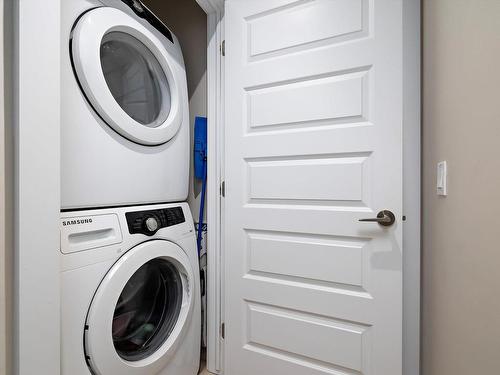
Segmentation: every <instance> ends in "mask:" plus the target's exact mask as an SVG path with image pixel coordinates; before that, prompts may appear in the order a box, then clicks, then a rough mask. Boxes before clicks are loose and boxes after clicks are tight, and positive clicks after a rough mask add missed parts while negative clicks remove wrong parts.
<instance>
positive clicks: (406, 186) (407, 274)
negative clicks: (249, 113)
mask: <svg viewBox="0 0 500 375" xmlns="http://www.w3.org/2000/svg"><path fill="white" fill-rule="evenodd" d="M197 1H198V3H200V5H201V3H202V2H205V1H210V0H197ZM214 1H217V3H218V4H219V9H220V15H221V16H220V17H219V18H216V19H215V20H216V21H218V22H219V23H220V25H218V26H217V27H216V29H218V30H220V33H221V36H220V37H219V38H217V41H218V44H216V45H215V50H214V46H213V45H212V46H210V44H209V48H208V60H209V63H208V65H207V74H208V75H209V76H210V74H212V76H213V77H216V76H219V77H220V82H213V81H210V80H209V82H208V95H209V97H210V96H211V95H212V96H214V97H216V98H217V99H219V100H220V103H219V104H218V106H217V105H215V106H214V108H216V107H217V108H218V112H217V114H218V116H217V117H216V119H217V121H216V123H214V125H215V126H214V127H213V128H210V127H209V136H208V148H209V150H210V149H212V150H216V152H215V153H214V154H215V155H212V154H210V152H209V158H208V181H209V183H208V186H209V189H208V190H207V202H208V208H207V214H208V216H207V222H209V223H211V225H209V226H208V248H210V249H212V251H209V253H208V268H207V273H208V293H209V296H210V295H212V296H215V300H214V298H212V299H208V302H207V303H208V319H207V321H208V322H209V323H208V329H209V331H208V345H211V344H212V349H211V348H210V346H209V347H208V357H207V364H208V370H209V371H211V372H214V373H220V374H222V373H223V372H224V371H223V368H222V366H221V365H220V363H223V360H222V359H223V355H224V347H223V344H221V343H223V338H222V337H221V331H222V329H223V328H222V324H223V321H224V298H223V296H224V289H223V279H224V274H223V270H224V268H223V264H224V252H225V248H224V243H223V241H222V239H221V238H223V237H221V234H223V233H224V217H223V214H222V213H223V212H224V210H223V208H224V207H223V204H224V200H223V199H222V197H221V191H222V183H223V182H224V161H225V160H224V149H223V147H219V145H222V140H223V139H224V126H225V124H224V117H223V113H224V90H223V87H224V74H223V72H224V59H221V58H216V59H215V64H213V62H214V61H212V64H211V63H210V56H211V54H213V53H215V54H216V55H219V56H220V54H219V52H220V51H219V48H221V46H222V41H223V40H224V33H225V28H224V17H223V16H224V14H223V11H224V9H223V8H224V6H223V4H224V2H225V0H214ZM402 2H403V10H402V11H403V23H404V25H403V213H404V216H405V220H404V226H403V340H402V342H403V375H419V374H420V261H421V260H420V256H421V17H420V14H421V2H420V0H402ZM202 7H203V6H202ZM209 19H210V18H209ZM211 30H213V29H211V26H210V25H209V26H208V31H209V34H208V35H211ZM209 39H210V37H209ZM221 72H222V73H221ZM221 83H222V87H221V86H220V85H221ZM210 108H211V103H210V102H209V119H210ZM217 133H218V134H217ZM210 187H211V189H210ZM210 202H211V203H210ZM221 208H222V210H221ZM214 285H217V289H216V288H215V287H214ZM215 305H217V307H220V310H218V309H216V308H215ZM211 307H212V309H211ZM219 311H220V314H219ZM210 322H212V323H210ZM216 323H217V324H216ZM216 328H217V329H218V330H216ZM214 348H216V350H214ZM215 361H217V366H216V365H215Z"/></svg>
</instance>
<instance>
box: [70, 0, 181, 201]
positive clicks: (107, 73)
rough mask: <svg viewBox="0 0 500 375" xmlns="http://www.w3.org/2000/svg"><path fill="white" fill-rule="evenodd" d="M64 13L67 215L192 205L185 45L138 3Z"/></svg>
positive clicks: (106, 1)
mask: <svg viewBox="0 0 500 375" xmlns="http://www.w3.org/2000/svg"><path fill="white" fill-rule="evenodd" d="M61 6H62V51H63V53H62V64H61V65H62V67H61V69H62V77H61V79H62V88H61V89H62V95H61V103H62V105H61V116H62V130H61V149H62V152H61V159H62V160H61V173H62V176H61V196H62V202H61V203H62V208H63V209H73V208H89V207H105V206H119V205H135V204H144V203H159V202H173V201H183V200H185V199H186V197H187V194H188V176H189V112H188V111H189V109H188V94H187V82H186V72H185V67H184V61H183V57H182V52H181V48H180V45H179V41H178V40H177V39H176V37H175V36H174V35H173V34H172V33H171V32H170V30H169V29H168V28H167V27H166V26H165V25H163V24H162V23H161V22H160V21H159V20H158V19H157V18H156V17H155V16H154V14H153V13H151V12H150V11H149V10H148V9H147V8H146V7H144V6H143V5H142V3H141V2H140V1H138V0H102V1H98V0H65V1H63V2H62V4H61Z"/></svg>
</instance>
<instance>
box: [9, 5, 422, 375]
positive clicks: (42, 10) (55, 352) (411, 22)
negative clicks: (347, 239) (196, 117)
mask: <svg viewBox="0 0 500 375" xmlns="http://www.w3.org/2000/svg"><path fill="white" fill-rule="evenodd" d="M61 1H62V0H57V1H52V2H49V3H43V5H42V3H41V2H39V1H36V0H27V1H23V2H15V9H14V15H15V16H14V22H15V25H14V38H15V39H14V40H15V48H16V53H15V57H14V69H15V72H14V73H15V74H14V80H15V82H14V96H13V100H14V103H13V118H14V123H15V128H16V134H15V145H14V147H15V154H14V156H15V171H14V181H15V199H14V204H15V220H14V226H15V253H16V254H17V255H16V257H15V260H14V262H15V264H14V273H15V288H16V290H15V293H14V294H15V295H14V309H15V315H14V317H15V319H14V325H13V331H14V332H13V334H14V348H13V351H14V358H15V361H14V369H15V370H14V373H15V374H19V375H25V374H26V375H28V374H32V373H35V372H36V371H37V370H38V369H39V368H44V369H46V370H47V371H48V372H50V373H51V374H53V375H57V374H59V373H60V369H59V363H60V340H59V335H60V332H59V322H60V296H59V293H60V281H59V254H58V252H57V251H54V250H55V249H58V247H59V214H60V213H59V210H60V166H59V162H60V150H59V146H60V137H59V134H60V126H61V124H60V115H59V111H60V90H59V89H55V88H59V87H60V80H59V71H60V50H61V46H60V30H59V17H60V6H61ZM196 1H197V2H198V4H199V5H200V6H201V8H202V9H203V10H204V11H205V12H206V13H207V20H208V22H207V28H208V41H207V43H208V45H207V77H208V84H207V85H208V87H207V89H208V119H209V127H208V148H209V150H214V152H209V154H208V186H207V222H209V223H211V224H210V225H209V226H208V247H209V248H210V249H213V251H210V252H209V253H208V259H207V260H208V270H209V271H208V290H207V292H208V295H209V296H211V297H210V298H209V300H208V321H209V322H211V324H209V325H208V357H207V360H208V369H209V371H211V372H215V373H222V372H223V369H222V366H221V363H222V361H221V358H222V356H223V345H222V342H223V339H222V338H221V329H220V327H221V324H222V322H223V313H224V306H223V298H222V296H223V277H224V275H223V273H222V270H223V268H222V264H223V260H224V246H223V243H222V236H221V233H222V231H223V230H224V218H223V217H222V214H221V212H223V210H221V206H222V205H223V199H221V194H220V192H221V190H220V188H221V182H222V181H223V178H224V168H223V167H224V149H223V147H222V146H223V143H222V140H223V134H224V118H223V113H224V111H223V104H224V92H223V87H224V74H223V72H224V59H223V57H222V56H221V47H222V41H223V40H224V13H223V12H224V0H196ZM403 12H404V32H403V34H404V35H403V39H404V61H403V66H404V76H405V77H404V104H405V105H404V114H403V116H404V124H403V132H404V139H403V154H404V160H403V163H404V178H403V180H404V184H403V192H404V214H405V216H406V217H407V220H406V222H405V225H404V229H403V236H404V237H403V247H404V256H403V270H404V274H403V276H404V281H403V284H404V285H403V290H404V292H403V293H404V295H403V305H404V306H403V309H404V313H403V324H404V327H403V332H404V333H403V357H404V358H403V364H404V371H403V373H404V375H417V374H418V373H419V346H420V190H421V189H420V128H421V127H420V51H421V49H420V34H421V31H420V1H419V0H403ZM39 14H44V15H45V16H44V17H39ZM9 16H10V15H7V16H6V15H5V14H4V15H3V18H4V21H5V20H6V18H8V17H9ZM20 19H22V20H23V22H19V20H20ZM34 28H36V30H38V31H37V38H36V39H35V38H33V37H32V35H33V30H34ZM40 41H43V43H40ZM20 57H21V58H20ZM32 61H37V65H38V69H37V70H36V71H35V70H33V69H32V68H31V65H32V64H31V62H32ZM40 72H43V77H40V74H42V73H40ZM42 78H43V79H42ZM31 82H36V83H37V84H36V85H33V84H32V85H31V86H29V85H30V83H31ZM25 108H26V109H25ZM28 108H29V110H28ZM39 139H44V140H46V141H45V142H39V141H38V140H39ZM41 218H43V219H42V220H41ZM41 265H43V266H41ZM25 275H29V276H25ZM40 280H43V281H44V282H43V283H42V282H39V281H40ZM41 320H43V321H44V324H43V325H42V324H38V322H40V321H41ZM34 337H40V338H42V339H43V343H44V344H43V345H37V343H36V342H35V341H36V340H33V338H34ZM27 358H29V360H27Z"/></svg>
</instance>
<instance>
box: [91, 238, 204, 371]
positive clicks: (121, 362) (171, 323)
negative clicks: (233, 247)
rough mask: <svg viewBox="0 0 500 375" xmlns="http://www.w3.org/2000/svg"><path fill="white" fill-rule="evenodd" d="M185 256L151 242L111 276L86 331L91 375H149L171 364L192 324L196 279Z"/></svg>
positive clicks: (166, 244)
mask: <svg viewBox="0 0 500 375" xmlns="http://www.w3.org/2000/svg"><path fill="white" fill-rule="evenodd" d="M193 275H194V274H193V270H192V267H191V266H190V262H189V258H188V257H187V255H186V253H185V252H184V251H183V250H182V249H181V248H180V247H179V246H177V245H175V244H174V243H172V242H169V241H163V240H153V241H149V242H145V243H142V244H140V245H138V246H136V247H135V248H133V249H131V250H129V251H128V252H127V253H126V254H125V255H123V256H122V257H121V258H120V259H119V260H118V262H116V263H115V264H114V265H113V267H112V268H111V269H110V270H109V272H108V273H107V275H106V276H105V278H104V279H103V280H102V282H101V284H100V285H99V288H98V290H97V291H96V294H95V296H94V298H93V300H92V304H91V306H90V309H89V312H88V317H87V322H86V325H85V327H84V344H85V355H86V359H87V363H88V365H89V367H90V368H91V370H92V372H93V373H95V374H101V375H107V374H120V375H150V374H156V373H158V372H159V371H160V370H161V369H163V368H164V367H165V366H166V365H167V364H168V362H169V360H171V358H172V355H173V354H174V353H175V351H176V349H177V348H178V346H179V345H181V344H182V341H183V337H184V335H185V331H186V330H187V327H188V325H189V323H190V319H191V317H192V314H193V313H192V311H193V306H194V296H193V294H194V291H195V290H196V289H195V288H194V280H195V279H194V277H193Z"/></svg>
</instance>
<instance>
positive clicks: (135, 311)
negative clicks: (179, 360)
mask: <svg viewBox="0 0 500 375" xmlns="http://www.w3.org/2000/svg"><path fill="white" fill-rule="evenodd" d="M182 295H183V294H182V279H181V276H180V274H179V271H178V270H177V268H176V267H175V266H174V265H173V264H172V263H170V262H169V261H167V260H165V259H161V258H157V259H153V260H150V261H149V262H147V263H145V264H144V265H143V266H141V267H140V268H139V269H138V270H137V271H136V272H135V273H134V275H133V276H132V277H131V278H130V280H129V281H128V282H127V284H126V285H125V287H124V289H123V291H122V292H121V294H120V297H119V299H118V302H117V304H116V307H115V312H114V316H113V326H112V334H113V344H114V346H115V349H116V351H117V353H118V355H119V356H120V357H121V358H123V359H124V360H127V361H139V360H141V359H144V358H147V357H149V356H151V355H152V354H153V353H154V352H155V351H156V350H158V348H159V347H160V346H162V345H163V343H164V342H165V341H166V340H167V338H168V337H169V335H170V333H171V332H172V330H173V328H174V326H175V324H176V323H177V320H178V318H179V314H180V311H181V306H182Z"/></svg>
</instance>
